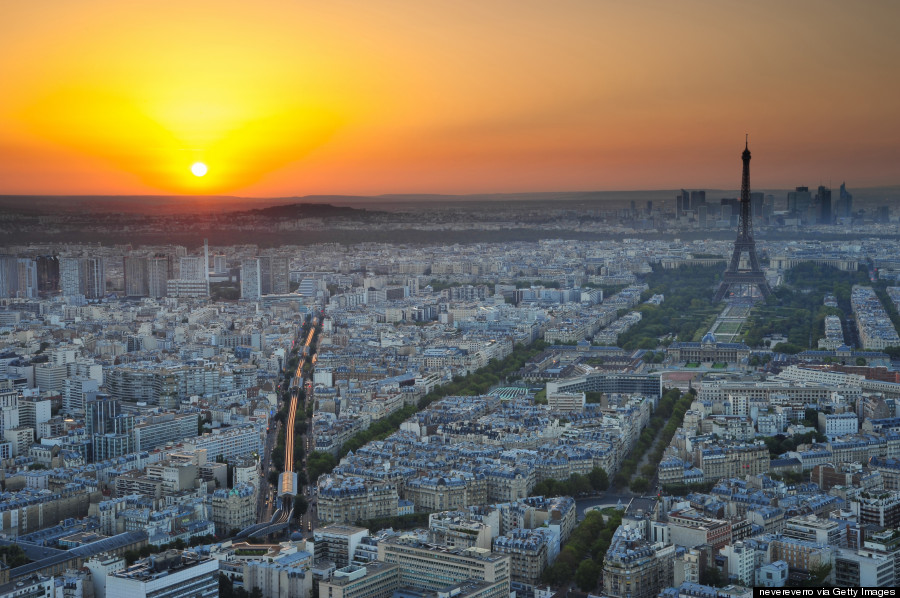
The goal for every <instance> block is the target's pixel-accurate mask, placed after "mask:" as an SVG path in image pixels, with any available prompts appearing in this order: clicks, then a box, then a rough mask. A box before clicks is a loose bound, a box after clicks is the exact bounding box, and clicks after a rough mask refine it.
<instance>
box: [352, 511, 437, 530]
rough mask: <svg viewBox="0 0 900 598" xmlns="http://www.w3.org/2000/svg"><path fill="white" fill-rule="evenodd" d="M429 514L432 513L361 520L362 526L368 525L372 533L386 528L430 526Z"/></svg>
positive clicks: (360, 524)
mask: <svg viewBox="0 0 900 598" xmlns="http://www.w3.org/2000/svg"><path fill="white" fill-rule="evenodd" d="M428 515H430V513H410V514H408V515H396V516H394V517H376V518H375V519H367V520H366V521H364V522H359V526H360V527H366V528H368V529H369V531H371V532H372V533H375V532H377V531H378V530H382V529H385V528H388V527H390V528H393V529H416V528H419V527H428Z"/></svg>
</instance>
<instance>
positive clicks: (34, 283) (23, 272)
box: [17, 257, 38, 299]
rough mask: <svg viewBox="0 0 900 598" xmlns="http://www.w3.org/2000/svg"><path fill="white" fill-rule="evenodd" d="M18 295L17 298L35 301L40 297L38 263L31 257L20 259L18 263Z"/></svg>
mask: <svg viewBox="0 0 900 598" xmlns="http://www.w3.org/2000/svg"><path fill="white" fill-rule="evenodd" d="M17 272H18V279H19V281H18V287H19V290H18V294H17V296H19V297H23V298H27V299H33V298H34V297H37V296H38V277H37V262H35V261H34V260H33V259H31V258H30V257H20V258H19V260H18V262H17Z"/></svg>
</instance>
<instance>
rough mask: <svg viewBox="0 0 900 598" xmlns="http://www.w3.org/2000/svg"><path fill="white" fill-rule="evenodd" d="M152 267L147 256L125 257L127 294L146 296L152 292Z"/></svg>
mask: <svg viewBox="0 0 900 598" xmlns="http://www.w3.org/2000/svg"><path fill="white" fill-rule="evenodd" d="M149 276H150V269H149V262H148V260H147V258H146V257H140V256H126V257H125V295H126V296H128V297H146V296H147V295H149V294H150V278H149Z"/></svg>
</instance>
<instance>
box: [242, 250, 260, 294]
mask: <svg viewBox="0 0 900 598" xmlns="http://www.w3.org/2000/svg"><path fill="white" fill-rule="evenodd" d="M261 296H262V281H261V280H260V267H259V259H257V258H253V259H249V260H243V261H241V299H259V298H260V297H261Z"/></svg>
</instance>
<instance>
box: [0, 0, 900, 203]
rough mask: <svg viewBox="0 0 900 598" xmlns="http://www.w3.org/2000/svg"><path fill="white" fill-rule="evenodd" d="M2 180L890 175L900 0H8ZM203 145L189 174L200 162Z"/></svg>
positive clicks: (27, 183) (128, 184)
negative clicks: (747, 145) (744, 160)
mask: <svg viewBox="0 0 900 598" xmlns="http://www.w3.org/2000/svg"><path fill="white" fill-rule="evenodd" d="M2 14H3V18H2V20H0V81H2V92H0V193H59V194H86V193H103V194H146V193H160V192H164V193H179V194H182V193H183V194H191V193H201V194H206V193H228V194H235V195H245V196H271V195H306V194H312V193H359V194H378V193H416V192H433V193H477V192H502V191H548V190H610V189H656V188H674V187H725V188H735V187H737V186H738V185H739V182H740V151H741V149H742V142H743V136H744V133H745V132H749V133H750V135H751V149H752V150H753V156H754V160H753V170H752V173H753V182H754V185H755V186H757V187H787V186H794V185H810V186H815V185H818V184H820V183H827V182H828V181H829V180H831V181H832V183H833V184H834V185H835V186H836V185H837V184H838V183H839V182H840V181H841V180H846V181H847V184H848V186H849V187H850V188H853V187H863V186H871V185H883V184H898V183H900V177H898V176H897V174H898V170H897V165H898V163H900V109H898V106H900V74H898V73H900V71H898V65H900V36H897V35H896V28H897V24H898V23H900V2H896V1H894V0H885V1H883V2H875V1H871V2H866V1H855V2H848V1H844V0H815V1H810V2H805V1H800V0H791V1H790V2H784V1H783V0H777V1H760V0H753V1H752V2H748V1H746V0H741V1H731V0H710V1H691V0H679V1H678V2H672V1H671V0H664V1H659V2H655V1H643V0H585V1H574V0H572V1H565V0H558V1H554V2H549V1H546V0H540V1H530V0H510V1H506V0H487V1H485V0H477V1H465V0H454V1H446V2H444V1H437V0H415V1H391V0H365V1H358V2H350V1H344V0H327V1H323V0H319V1H317V2H306V1H304V0H253V1H250V0H146V1H129V2H122V1H121V0H27V1H15V0H3V11H2ZM196 161H202V162H205V163H206V164H208V166H209V174H208V175H207V176H205V177H203V178H196V177H194V176H192V175H191V173H190V165H191V164H192V163H193V162H196Z"/></svg>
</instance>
